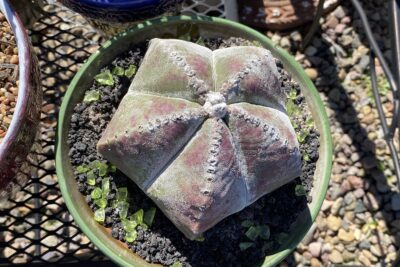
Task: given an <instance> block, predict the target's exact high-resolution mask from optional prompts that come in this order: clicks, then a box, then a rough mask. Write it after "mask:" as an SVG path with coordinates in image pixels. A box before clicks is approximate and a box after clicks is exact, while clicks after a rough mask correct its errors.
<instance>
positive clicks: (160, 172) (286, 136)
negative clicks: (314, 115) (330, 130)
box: [97, 39, 301, 239]
mask: <svg viewBox="0 0 400 267" xmlns="http://www.w3.org/2000/svg"><path fill="white" fill-rule="evenodd" d="M133 70H134V71H133ZM115 72H118V73H119V72H120V70H115ZM134 72H136V69H133V68H132V73H134ZM124 74H125V75H127V73H126V72H124ZM106 75H108V74H103V76H106ZM102 78H103V79H105V77H102ZM98 82H99V81H98ZM285 103H286V94H285V92H284V89H283V88H282V87H281V83H280V80H279V72H278V69H277V66H276V64H275V60H274V58H273V57H272V55H271V53H270V52H269V51H268V50H266V49H264V48H261V47H254V46H243V47H230V48H224V49H219V50H216V51H211V50H210V49H208V48H205V47H203V46H200V45H198V44H195V43H191V42H186V41H182V40H161V39H153V40H152V41H151V42H150V45H149V48H148V50H147V53H146V55H145V57H144V59H143V61H142V63H141V66H140V68H139V69H138V70H137V73H136V74H135V76H134V79H133V81H132V84H131V86H130V88H129V90H128V93H127V94H126V95H125V96H124V98H123V99H122V101H121V103H120V105H119V107H118V109H117V111H116V112H115V114H114V116H113V118H112V120H111V121H110V123H109V124H108V126H107V128H106V130H105V131H104V132H103V135H102V137H101V139H100V141H99V142H98V144H97V150H98V152H99V153H100V154H101V155H102V156H103V157H104V158H106V159H107V160H108V161H109V162H111V163H113V164H115V166H117V167H118V169H119V170H120V171H122V172H123V173H125V174H126V175H127V176H128V177H130V178H131V179H132V180H133V181H134V182H135V183H136V184H137V185H138V186H139V187H140V188H141V189H142V190H143V191H144V192H145V193H146V194H147V195H148V196H149V197H150V198H151V199H152V200H153V201H154V202H155V203H156V204H157V206H158V207H159V208H160V209H161V210H162V211H163V213H164V214H165V215H166V216H167V217H168V218H169V219H170V220H171V221H172V222H173V223H174V224H175V225H176V226H177V227H178V228H179V229H180V230H181V231H182V232H183V233H184V234H185V235H186V236H187V237H188V238H190V239H196V238H197V237H199V236H201V235H202V233H203V232H204V231H206V230H207V229H209V228H211V227H212V226H214V225H215V224H216V223H218V222H219V221H221V220H222V219H224V218H225V217H227V216H229V215H230V214H233V213H235V212H238V211H240V210H242V209H243V208H245V207H246V206H248V205H250V204H251V203H253V202H254V201H256V200H257V199H258V198H260V197H261V196H263V195H265V194H267V193H269V192H271V191H273V190H275V189H276V188H278V187H280V186H281V185H283V184H285V183H287V182H289V181H291V180H293V179H294V178H296V177H298V176H299V175H300V173H301V155H300V152H299V144H298V141H297V138H296V134H295V131H294V129H293V127H292V125H291V122H290V119H289V117H288V116H287V114H286V110H285ZM121 203H126V202H118V203H117V206H118V205H126V204H121ZM119 210H120V216H121V218H126V216H127V215H126V213H125V208H124V210H123V211H124V212H122V213H121V209H119ZM135 214H136V213H135ZM150 215H151V214H150ZM150 215H149V216H148V218H150V217H151V216H150ZM141 216H144V218H147V216H145V215H144V213H143V215H141ZM139 225H140V223H139ZM145 225H146V224H144V222H143V227H144V226H145ZM257 230H258V228H257Z"/></svg>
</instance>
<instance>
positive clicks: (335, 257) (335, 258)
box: [329, 249, 343, 263]
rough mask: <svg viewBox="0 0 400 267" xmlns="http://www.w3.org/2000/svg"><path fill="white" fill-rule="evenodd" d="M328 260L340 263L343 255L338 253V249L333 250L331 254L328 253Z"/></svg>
mask: <svg viewBox="0 0 400 267" xmlns="http://www.w3.org/2000/svg"><path fill="white" fill-rule="evenodd" d="M329 260H330V261H331V262H333V263H342V262H343V257H342V254H340V252H339V251H337V250H335V249H334V250H333V251H332V252H331V254H329Z"/></svg>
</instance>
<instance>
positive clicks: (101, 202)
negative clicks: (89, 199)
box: [94, 198, 107, 209]
mask: <svg viewBox="0 0 400 267" xmlns="http://www.w3.org/2000/svg"><path fill="white" fill-rule="evenodd" d="M94 203H95V204H96V205H97V206H98V207H99V208H102V209H105V208H106V207H107V199H105V198H99V199H95V200H94Z"/></svg>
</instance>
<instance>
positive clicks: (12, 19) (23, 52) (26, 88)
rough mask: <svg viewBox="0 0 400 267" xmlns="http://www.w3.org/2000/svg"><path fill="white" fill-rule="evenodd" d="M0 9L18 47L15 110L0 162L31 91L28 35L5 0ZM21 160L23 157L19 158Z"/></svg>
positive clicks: (1, 146)
mask: <svg viewBox="0 0 400 267" xmlns="http://www.w3.org/2000/svg"><path fill="white" fill-rule="evenodd" d="M0 11H1V12H2V13H3V14H4V16H5V17H6V20H7V22H8V23H9V25H10V27H11V29H12V31H13V34H14V36H15V40H16V45H17V48H18V58H19V63H18V80H19V86H18V97H17V102H16V106H15V111H14V114H13V118H12V120H11V124H10V126H9V128H8V130H7V133H6V135H5V137H4V138H3V140H2V142H1V143H0V163H1V162H3V161H4V160H6V157H7V155H8V153H9V152H10V149H12V144H14V143H15V142H16V141H17V138H18V134H19V132H20V130H21V128H22V127H23V123H24V119H23V118H24V117H26V116H27V112H28V106H29V103H28V101H29V95H30V94H31V93H32V92H31V91H32V87H31V84H30V79H31V77H30V69H31V66H32V61H31V58H32V55H31V51H30V45H29V37H28V34H27V32H26V30H25V27H24V25H23V23H22V21H21V19H20V18H19V16H18V14H17V12H16V11H15V10H13V8H12V7H11V5H10V4H9V2H8V1H7V0H3V1H0ZM21 160H23V159H21Z"/></svg>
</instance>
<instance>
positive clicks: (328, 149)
mask: <svg viewBox="0 0 400 267" xmlns="http://www.w3.org/2000/svg"><path fill="white" fill-rule="evenodd" d="M179 21H182V22H186V23H187V22H202V23H206V24H214V25H217V26H218V25H220V26H227V27H230V28H232V29H234V30H237V31H238V32H245V33H246V34H247V35H248V36H251V37H253V38H254V39H255V40H258V41H261V43H265V44H268V45H269V46H271V47H274V49H275V50H276V52H277V53H278V54H279V56H280V57H281V58H283V59H284V60H286V61H287V62H289V63H290V64H291V65H292V67H293V69H294V70H295V72H297V73H298V74H299V77H298V78H299V79H301V80H302V82H303V83H304V84H305V85H306V87H307V89H308V91H309V93H310V95H311V98H313V100H314V101H315V103H316V108H317V112H318V115H319V116H320V118H321V121H322V124H321V128H320V131H321V133H324V134H321V139H320V142H321V143H323V144H324V147H325V149H324V150H322V151H320V158H325V159H326V162H325V166H324V169H323V170H322V174H321V177H320V179H321V185H320V187H319V189H320V190H319V193H320V194H319V195H318V196H317V197H316V198H314V200H313V202H314V201H315V206H314V208H313V209H310V216H311V222H313V221H315V219H316V217H317V215H318V213H319V211H320V209H321V206H322V203H323V201H324V199H325V195H326V192H327V189H328V183H329V178H330V174H331V168H332V138H331V134H330V127H329V120H328V116H327V114H326V111H325V108H324V104H323V102H322V100H321V98H320V96H319V94H318V91H317V89H316V88H315V86H314V84H313V83H312V81H311V80H310V79H309V78H308V76H307V74H306V73H305V72H304V70H303V68H302V67H301V66H300V64H299V63H298V62H296V60H295V59H294V58H293V57H292V56H291V55H289V54H288V53H287V52H286V51H285V50H283V49H281V48H279V47H277V46H276V45H275V44H274V43H273V42H272V41H271V40H270V39H269V38H267V37H266V36H265V35H263V34H261V33H259V32H258V31H256V30H254V29H251V28H249V27H247V26H245V25H243V24H240V23H237V22H234V21H230V20H227V19H222V18H216V17H207V16H174V17H162V18H159V19H152V20H147V21H145V22H143V23H141V24H138V25H136V26H134V27H133V28H131V29H129V30H127V31H125V32H123V33H121V34H119V35H117V36H116V37H113V38H111V39H110V40H108V41H107V42H105V43H104V44H103V45H102V46H101V48H100V49H99V50H97V51H96V52H95V53H94V54H93V55H91V56H90V57H89V59H88V60H87V61H86V63H85V64H84V65H82V67H81V68H80V70H79V71H78V73H77V74H76V75H75V77H74V79H73V80H72V82H71V84H70V85H69V87H68V90H67V92H66V94H65V96H64V100H63V102H62V105H61V109H60V113H59V118H58V129H57V141H56V171H57V175H58V177H59V180H58V181H59V185H60V189H61V191H62V194H63V197H64V200H65V203H66V205H67V207H68V209H69V211H70V212H71V215H72V216H73V217H74V219H75V221H76V223H77V224H78V225H79V226H80V228H81V229H82V231H83V232H84V233H85V234H86V235H87V236H88V237H89V239H90V240H91V241H92V242H93V243H94V244H95V245H96V246H97V247H98V248H99V249H100V250H101V251H102V252H103V253H104V254H105V255H107V256H108V257H109V258H110V259H112V260H113V261H114V262H116V263H117V264H118V265H121V266H132V264H133V263H132V262H128V261H126V260H125V259H124V258H123V257H120V256H121V255H118V254H116V253H114V252H113V251H111V249H110V248H108V247H107V246H106V245H104V244H103V242H102V240H101V239H100V238H98V237H97V235H96V234H95V232H94V231H93V230H92V229H91V227H92V226H93V225H89V224H87V223H86V222H85V221H84V220H83V219H82V218H81V217H80V213H79V211H78V210H77V208H76V207H75V204H74V200H73V199H72V198H71V197H70V194H69V190H68V185H67V183H66V177H64V173H66V172H65V171H66V167H65V165H64V164H63V161H62V158H63V156H62V149H61V147H62V144H63V141H62V140H64V139H65V136H66V134H67V133H63V128H64V127H63V125H64V123H65V122H64V121H65V119H64V115H65V114H66V110H67V107H68V106H69V103H70V101H71V98H72V95H73V93H74V91H75V88H76V84H77V82H78V81H79V80H80V79H81V77H82V76H84V75H85V73H86V72H87V71H90V65H91V64H92V63H93V61H95V59H97V58H98V57H101V52H102V51H103V50H105V49H107V47H109V46H110V45H111V44H112V43H113V42H114V41H115V40H117V39H118V38H120V37H123V36H124V35H126V34H128V33H131V32H136V31H141V30H146V29H151V28H152V27H153V25H160V24H161V25H162V24H164V23H166V24H167V25H168V22H179ZM310 226H311V224H310V225H308V224H307V225H306V224H304V225H302V227H301V229H300V230H299V231H298V232H296V234H295V236H293V239H292V240H291V242H290V243H289V244H287V245H286V247H285V248H284V249H283V250H281V251H279V252H277V253H275V254H272V255H269V256H267V257H266V258H265V259H264V262H263V263H261V264H260V265H262V266H274V265H276V264H278V263H279V262H281V261H282V260H283V259H284V258H285V257H286V256H287V255H288V254H289V253H290V252H291V251H292V250H294V249H295V248H296V247H297V245H298V244H299V243H300V242H301V240H302V239H303V237H304V236H305V234H306V233H307V232H308V230H309V228H310ZM137 264H138V265H137V266H142V265H141V264H140V263H137Z"/></svg>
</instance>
